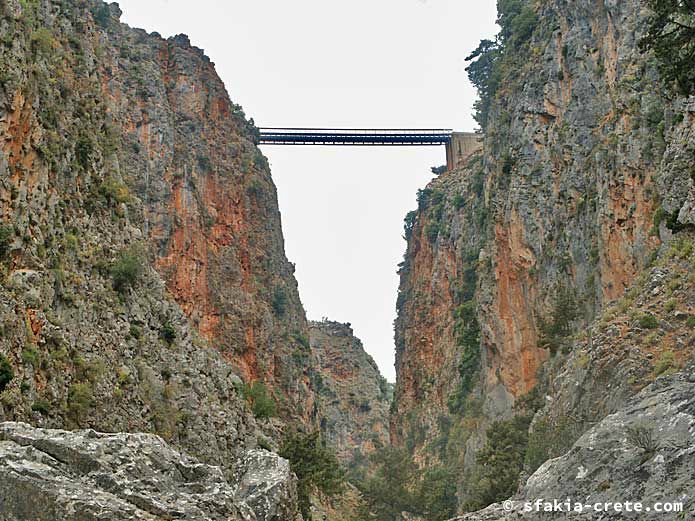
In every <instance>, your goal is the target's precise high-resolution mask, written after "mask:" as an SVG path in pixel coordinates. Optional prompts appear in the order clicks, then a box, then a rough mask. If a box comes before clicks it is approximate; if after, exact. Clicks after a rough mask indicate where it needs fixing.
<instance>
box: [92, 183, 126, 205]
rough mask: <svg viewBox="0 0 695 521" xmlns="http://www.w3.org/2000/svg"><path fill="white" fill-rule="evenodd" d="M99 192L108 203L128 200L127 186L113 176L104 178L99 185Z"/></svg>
mask: <svg viewBox="0 0 695 521" xmlns="http://www.w3.org/2000/svg"><path fill="white" fill-rule="evenodd" d="M99 193H100V194H101V195H102V196H103V197H104V199H106V200H107V201H108V202H109V203H119V204H120V203H127V202H129V201H130V190H128V187H127V186H126V185H124V184H123V183H121V182H120V181H117V180H115V179H113V178H111V177H110V178H108V179H105V180H104V182H103V183H101V185H100V186H99Z"/></svg>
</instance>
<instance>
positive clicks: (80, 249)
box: [0, 0, 315, 518]
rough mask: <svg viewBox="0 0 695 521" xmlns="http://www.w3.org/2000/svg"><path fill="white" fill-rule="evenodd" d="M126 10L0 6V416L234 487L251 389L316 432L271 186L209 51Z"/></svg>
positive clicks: (12, 2)
mask: <svg viewBox="0 0 695 521" xmlns="http://www.w3.org/2000/svg"><path fill="white" fill-rule="evenodd" d="M119 15H120V11H119V10H118V7H117V6H116V4H111V5H106V4H103V3H102V2H100V1H97V0H94V1H91V0H90V1H76V0H62V1H49V0H26V1H25V0H21V1H20V0H8V1H6V2H2V3H1V4H0V217H1V222H0V279H1V282H2V283H1V285H0V331H1V333H0V355H2V357H1V358H0V366H2V377H0V404H1V405H0V420H21V421H27V422H31V423H33V424H39V425H42V426H46V427H59V428H65V427H67V428H73V427H78V426H79V427H91V428H94V429H98V430H102V431H127V432H134V431H141V432H155V433H157V434H159V435H161V436H162V437H164V438H165V439H166V440H167V441H169V442H171V443H173V444H174V445H175V446H176V447H178V448H180V449H185V450H186V451H188V452H189V453H190V454H192V455H195V456H197V457H199V458H200V459H201V460H203V461H205V462H206V463H209V464H214V465H220V466H222V467H223V468H224V469H225V471H227V472H228V473H229V475H230V476H231V475H233V473H234V465H235V462H236V461H237V460H238V459H239V458H240V457H242V456H243V455H244V454H245V453H246V451H247V450H249V449H253V448H255V447H256V446H257V445H258V443H259V440H260V443H261V444H263V445H264V446H267V445H272V444H273V442H272V441H270V440H268V439H265V437H264V436H263V435H262V434H260V431H259V429H258V426H257V425H258V423H257V422H256V420H255V419H254V417H253V415H251V414H250V412H249V410H248V408H247V406H246V404H245V402H246V401H247V400H246V399H245V398H248V396H246V397H245V396H242V391H244V390H245V386H244V385H243V382H242V380H243V381H245V382H247V383H248V382H251V381H260V382H263V383H265V385H266V387H265V388H267V389H268V393H269V394H270V396H269V397H266V396H264V397H263V398H270V402H271V403H272V401H276V402H277V408H278V410H279V414H280V415H281V416H283V417H284V418H286V419H289V418H292V419H293V420H295V421H298V422H300V423H304V424H306V425H309V426H311V425H313V422H314V421H315V399H314V393H313V391H312V388H311V386H312V384H311V378H312V375H313V367H314V364H313V362H312V361H311V353H310V349H309V347H308V345H306V344H305V342H304V341H303V339H304V338H306V337H307V324H306V319H305V317H304V311H303V309H302V306H301V303H300V301H299V297H298V294H297V287H296V281H295V279H294V276H293V267H292V265H291V264H290V263H289V262H288V261H287V259H286V257H285V254H284V247H283V239H282V234H281V227H280V215H279V211H278V206H277V199H276V194H275V187H274V185H273V182H272V179H271V177H270V173H269V170H268V165H267V161H266V160H265V158H264V157H263V155H262V154H261V153H260V151H259V150H258V148H257V147H256V146H255V145H254V141H255V135H256V130H255V128H254V127H253V124H252V123H251V122H248V121H247V120H246V119H245V116H244V114H243V112H242V110H241V108H240V107H239V106H237V105H235V104H233V103H232V102H231V101H230V99H229V96H228V95H227V92H226V90H225V87H224V85H223V84H222V82H221V81H220V79H219V77H218V76H217V74H216V72H215V69H214V65H213V64H212V63H211V62H210V60H209V59H208V58H207V57H206V56H205V55H204V54H203V52H202V51H201V50H200V49H197V48H195V47H193V46H191V44H190V42H189V41H188V38H187V37H185V36H183V35H180V36H177V37H174V38H171V39H168V40H165V39H163V38H161V37H160V36H159V35H157V34H147V33H146V32H145V31H142V30H138V29H131V28H130V27H128V26H126V25H124V24H121V23H120V22H119V21H118V16H119ZM293 355H295V356H293ZM246 394H248V393H246ZM256 396H257V395H256ZM266 412H267V411H266ZM266 415H267V414H266ZM288 486H293V485H292V483H291V482H289V483H288ZM286 507H287V510H286V511H285V512H284V513H283V514H282V515H281V517H282V516H287V515H289V514H288V512H289V510H290V509H292V508H294V506H293V505H291V504H288V505H286ZM283 518H284V517H283Z"/></svg>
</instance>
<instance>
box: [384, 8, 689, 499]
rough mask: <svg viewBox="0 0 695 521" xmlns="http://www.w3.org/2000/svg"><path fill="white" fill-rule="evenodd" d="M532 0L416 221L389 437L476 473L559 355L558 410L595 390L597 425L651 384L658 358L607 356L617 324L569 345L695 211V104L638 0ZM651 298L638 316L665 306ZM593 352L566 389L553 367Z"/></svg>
mask: <svg viewBox="0 0 695 521" xmlns="http://www.w3.org/2000/svg"><path fill="white" fill-rule="evenodd" d="M511 4H513V3H510V5H511ZM518 4H519V5H521V6H524V8H526V9H527V10H526V11H522V15H523V20H522V21H519V22H518V23H517V24H514V23H512V24H510V26H511V29H509V30H510V31H517V33H520V32H521V31H522V29H523V32H524V35H523V39H521V36H519V34H516V37H517V40H515V42H516V45H515V47H514V51H513V53H512V54H514V59H513V60H512V59H511V58H510V59H507V60H505V59H504V57H502V58H500V64H498V68H497V69H496V74H498V76H497V77H496V78H497V81H498V85H497V88H496V90H495V92H494V95H493V96H492V97H491V100H490V108H489V117H488V120H487V125H486V129H485V136H484V150H483V153H482V154H481V156H480V157H479V158H476V159H474V160H472V161H469V162H467V163H466V164H463V165H459V167H458V168H456V169H455V170H453V171H451V172H449V173H446V174H444V175H443V176H441V177H440V178H438V179H436V180H434V181H433V182H432V183H431V184H430V185H429V186H428V187H427V189H426V190H425V191H423V192H422V196H421V198H420V204H419V208H418V210H417V211H416V212H415V213H414V214H412V215H410V216H409V217H408V218H407V220H406V227H407V230H406V231H407V236H408V249H407V252H406V256H405V260H404V264H403V267H402V270H401V286H400V294H399V305H398V307H399V315H398V319H397V324H396V338H397V364H396V367H397V386H396V403H395V405H394V415H393V417H392V436H393V439H394V440H395V441H396V442H397V443H399V444H401V445H404V446H406V447H408V448H409V449H410V450H411V452H412V453H413V454H415V456H416V458H417V459H418V460H420V461H421V462H423V463H424V464H426V462H427V461H429V460H434V461H445V460H447V459H448V461H450V462H451V461H453V462H454V463H455V462H456V461H457V460H456V458H457V457H458V462H459V463H460V464H461V465H463V468H469V467H470V466H471V465H472V464H473V459H474V457H473V456H474V453H475V451H474V450H473V449H475V448H478V447H480V444H481V443H482V437H481V434H482V433H483V432H484V428H485V427H486V426H487V425H489V422H490V420H491V419H495V418H500V417H506V416H511V415H512V414H514V409H513V406H514V404H515V402H518V400H519V398H521V397H523V396H525V395H526V394H527V393H529V391H531V390H532V389H533V388H534V386H536V384H537V383H538V382H539V380H538V371H539V369H540V368H541V367H542V366H543V365H544V363H545V361H546V360H548V359H551V358H552V361H551V363H550V364H549V365H547V366H546V371H549V372H550V374H551V375H550V376H549V377H548V378H550V380H551V381H553V382H555V384H553V385H555V387H553V386H552V385H551V388H550V389H551V390H550V391H549V394H550V396H551V397H552V396H554V393H556V392H557V393H559V392H560V391H558V390H557V386H560V383H559V382H560V381H563V382H564V383H563V384H562V385H566V386H567V387H563V388H564V392H565V396H564V398H563V399H562V400H560V402H561V403H563V404H564V405H563V407H564V408H563V412H562V413H559V412H558V413H557V416H562V414H565V415H566V414H573V413H574V412H578V411H579V408H582V409H583V410H584V411H585V412H586V409H588V408H591V407H593V406H594V405H596V404H597V403H598V404H601V406H600V407H594V413H593V415H592V417H591V418H590V419H588V418H587V419H588V420H589V421H596V419H597V418H600V417H602V415H605V414H606V413H609V412H613V411H615V410H616V408H617V407H619V406H621V405H622V404H624V403H625V400H627V398H628V397H629V396H631V395H632V394H634V392H636V389H639V388H641V386H643V385H645V384H646V383H647V382H648V381H650V380H651V379H653V378H654V372H653V371H652V369H651V368H650V364H649V362H648V361H647V360H649V358H645V357H646V354H639V355H638V356H632V355H630V356H624V357H618V356H617V355H616V353H614V352H613V353H612V354H609V351H610V348H605V349H604V348H601V347H600V346H601V345H605V344H606V341H605V337H601V340H600V341H599V342H596V341H595V339H593V338H585V344H584V346H585V347H584V348H583V349H585V350H584V351H582V350H581V349H579V348H578V350H577V353H580V352H582V353H583V354H582V355H581V356H584V358H581V356H580V355H579V354H576V355H572V356H571V357H570V358H571V359H572V362H568V361H567V360H565V359H564V357H563V356H564V355H562V351H567V350H571V349H572V345H573V344H572V342H571V338H570V336H571V329H573V330H574V331H577V330H579V329H581V328H586V326H587V325H588V324H589V323H590V322H591V321H592V320H593V318H594V317H596V316H599V315H600V313H601V310H602V309H604V308H605V307H606V305H607V304H608V303H610V302H613V301H615V300H616V299H618V298H620V297H622V296H623V295H624V294H625V292H626V290H627V289H629V288H630V287H631V286H632V285H633V284H634V282H635V280H637V279H638V276H639V274H640V273H642V272H643V271H644V270H645V269H646V268H647V267H648V266H649V264H650V262H651V261H652V260H653V259H654V254H655V252H656V250H657V249H658V248H659V246H660V245H661V244H662V241H669V240H671V235H672V232H671V229H677V228H679V227H680V228H682V227H683V225H686V224H688V223H690V222H691V220H692V205H691V203H690V201H691V199H692V197H693V195H692V193H693V180H692V178H691V176H690V172H692V168H693V154H692V151H693V143H692V122H693V118H692V100H690V101H688V100H684V99H679V98H678V97H675V98H674V97H673V96H671V95H668V96H667V95H666V88H665V86H664V85H663V84H662V83H661V82H660V79H659V75H658V73H657V70H656V65H655V63H654V60H653V58H651V56H650V54H648V53H647V54H641V53H640V51H639V50H638V45H637V42H638V41H639V39H640V35H641V34H643V32H644V25H645V24H644V16H645V13H644V7H643V5H642V3H641V2H639V1H637V0H634V1H628V2H593V1H579V2H559V1H558V2H520V3H518ZM505 5H506V4H505ZM503 15H504V13H503ZM505 27H507V26H506V25H505V23H503V31H504V30H505ZM520 28H522V29H520ZM502 56H503V55H502ZM433 194H434V196H435V199H432V195H433ZM676 222H677V223H679V225H678V226H674V223H676ZM681 233H684V234H688V233H689V232H688V231H687V229H686V230H685V231H682V232H681ZM668 269H669V270H674V272H676V271H678V268H677V267H673V266H670V267H669V268H668ZM645 276H646V275H645ZM635 291H637V293H639V291H641V290H635ZM671 291H673V290H671ZM632 298H633V300H634V294H633V297H632ZM671 305H675V304H671ZM640 306H642V307H640ZM640 306H637V305H636V304H635V303H634V302H632V301H631V303H630V304H629V305H628V308H630V309H631V311H632V314H633V317H632V319H626V320H627V323H632V324H635V323H636V322H634V321H635V320H638V319H637V318H635V317H636V314H639V313H649V312H651V311H649V306H650V304H649V303H648V301H647V300H646V299H643V300H642V301H641V304H640ZM645 306H647V307H646V308H645ZM651 306H655V304H651ZM633 307H634V309H633ZM638 307H640V309H637V308H638ZM686 308H687V306H686ZM682 312H683V313H685V315H684V317H685V318H687V316H686V315H687V313H688V311H687V309H686V310H684V311H682ZM630 320H632V322H630ZM621 331H622V334H625V333H626V332H627V331H629V328H627V329H625V328H623V329H621ZM594 334H598V333H596V332H595V333H594ZM632 334H633V335H635V334H638V333H635V332H634V331H633V333H632ZM684 334H685V335H686V337H687V333H684ZM558 335H559V336H560V337H562V338H558ZM676 336H678V335H676ZM623 340H625V339H623ZM669 342H670V341H669ZM674 342H675V340H674ZM680 343H681V344H683V343H685V344H686V345H687V342H686V341H684V340H682V339H681V341H680ZM668 345H670V344H669V343H668V342H664V344H660V345H659V346H657V347H655V349H657V352H656V353H651V356H652V357H658V356H660V353H661V350H662V349H663V350H669V349H670V348H668V347H664V346H668ZM597 346H598V347H597ZM575 347H576V346H575ZM691 351H692V350H691V349H690V348H689V347H686V348H685V352H684V353H683V354H682V355H678V356H676V359H678V360H679V363H678V364H675V366H681V365H682V363H683V361H684V360H686V359H687V358H688V357H689V356H691V354H692V353H691ZM558 353H559V354H558ZM587 357H588V358H587ZM580 358H581V360H582V361H581V364H582V365H583V366H584V371H585V373H587V374H593V375H594V376H591V377H589V378H588V379H586V380H583V381H582V382H581V383H580V385H578V386H574V387H572V388H571V389H570V387H571V386H572V384H571V383H570V380H572V379H566V380H561V379H556V375H559V374H565V372H566V371H567V370H568V367H569V368H571V367H572V366H571V365H569V364H570V363H571V364H576V363H577V360H579V359H580ZM588 360H590V362H588ZM623 361H625V364H624V365H623V364H622V362H623ZM616 362H617V364H616ZM587 364H589V367H588V368H587ZM637 366H642V367H640V368H639V369H638V370H636V369H635V367H637ZM582 374H584V373H582ZM626 374H627V375H628V376H633V377H634V380H633V381H632V383H633V384H635V385H632V386H630V385H627V384H626V383H625V382H623V381H622V380H623V379H624V378H625V375H626ZM553 375H555V376H553ZM597 375H601V377H598V376H597ZM572 382H573V383H576V382H577V380H576V379H574V380H572ZM547 383H548V381H547V380H545V379H544V380H543V384H544V385H547ZM616 388H619V389H620V392H619V393H613V389H616ZM611 394H613V398H612V399H611V397H610V396H609V395H611ZM570 395H571V396H572V397H570ZM553 403H556V402H553ZM579 404H581V407H580V405H579ZM559 410H560V409H559V408H558V411H559ZM551 415H552V414H551ZM586 427H587V424H583V428H586ZM442 447H445V448H446V447H449V448H450V449H451V448H452V447H457V449H456V450H455V451H453V453H452V452H449V453H448V454H449V455H448V456H447V452H446V451H445V452H442V451H441V449H442ZM452 457H453V458H454V459H453V460H452V459H451V458H452ZM464 480H465V476H464ZM464 489H465V486H464ZM459 492H460V495H461V496H462V497H465V490H460V491H459Z"/></svg>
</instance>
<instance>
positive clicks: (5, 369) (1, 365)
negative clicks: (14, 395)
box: [0, 355, 14, 393]
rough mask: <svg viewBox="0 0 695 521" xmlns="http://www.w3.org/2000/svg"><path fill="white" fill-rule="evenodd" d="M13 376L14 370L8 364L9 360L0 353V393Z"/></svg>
mask: <svg viewBox="0 0 695 521" xmlns="http://www.w3.org/2000/svg"><path fill="white" fill-rule="evenodd" d="M13 378H14V371H13V370H12V366H11V365H10V361H9V360H8V359H7V357H6V356H5V355H0V393H1V392H3V391H4V390H5V387H7V384H9V383H10V382H11V381H12V379H13Z"/></svg>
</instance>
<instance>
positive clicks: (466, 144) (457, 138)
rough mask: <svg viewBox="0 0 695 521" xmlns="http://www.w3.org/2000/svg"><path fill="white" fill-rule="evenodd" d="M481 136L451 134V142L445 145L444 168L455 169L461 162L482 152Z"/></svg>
mask: <svg viewBox="0 0 695 521" xmlns="http://www.w3.org/2000/svg"><path fill="white" fill-rule="evenodd" d="M482 148H483V136H482V134H476V133H475V132H452V133H451V140H450V141H449V142H448V143H447V144H446V167H447V169H448V170H453V169H454V168H456V165H458V164H459V163H460V162H461V161H464V160H466V159H468V158H469V157H470V156H471V155H472V154H474V153H476V152H478V151H479V150H482Z"/></svg>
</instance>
